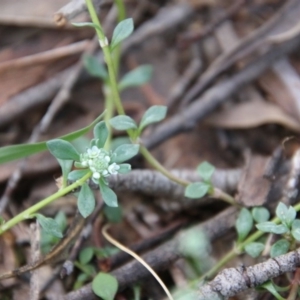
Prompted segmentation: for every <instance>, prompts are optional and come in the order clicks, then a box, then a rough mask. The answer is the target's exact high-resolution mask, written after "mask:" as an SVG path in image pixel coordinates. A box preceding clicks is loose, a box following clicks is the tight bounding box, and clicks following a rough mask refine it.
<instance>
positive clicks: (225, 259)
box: [200, 203, 300, 281]
mask: <svg viewBox="0 0 300 300" xmlns="http://www.w3.org/2000/svg"><path fill="white" fill-rule="evenodd" d="M294 208H295V210H296V211H297V212H298V211H300V203H298V204H297V205H296V206H294ZM271 222H273V223H274V224H279V223H280V222H281V221H280V219H279V218H278V217H274V218H273V219H272V220H271ZM265 233H266V232H263V231H259V230H257V231H255V232H254V233H253V234H251V235H250V236H249V237H248V238H247V239H246V240H245V241H244V242H242V243H240V244H238V245H237V246H236V247H235V248H234V249H232V250H231V251H229V252H228V253H227V254H226V255H225V256H224V257H223V258H222V259H221V260H220V261H219V262H218V264H216V265H215V266H214V267H213V268H212V269H210V270H209V271H208V272H206V273H205V274H204V275H203V276H201V278H200V281H201V280H204V279H209V278H212V277H213V276H214V275H215V274H216V273H217V272H218V271H219V269H221V268H222V267H223V266H224V265H225V264H226V263H227V262H229V261H230V260H231V259H233V258H234V257H235V256H237V255H238V254H240V253H242V252H243V251H244V249H245V247H246V246H247V245H248V244H250V243H252V242H254V241H256V240H257V239H259V238H260V237H262V236H263V235H264V234H265Z"/></svg>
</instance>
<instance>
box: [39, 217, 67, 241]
mask: <svg viewBox="0 0 300 300" xmlns="http://www.w3.org/2000/svg"><path fill="white" fill-rule="evenodd" d="M35 216H36V218H37V220H38V222H39V224H40V225H41V227H42V228H43V229H44V230H45V232H46V233H48V234H50V235H53V236H56V237H58V238H62V237H63V234H62V232H61V230H60V228H59V225H58V224H57V222H56V221H55V220H53V219H51V218H47V217H44V216H43V215H41V214H36V215H35Z"/></svg>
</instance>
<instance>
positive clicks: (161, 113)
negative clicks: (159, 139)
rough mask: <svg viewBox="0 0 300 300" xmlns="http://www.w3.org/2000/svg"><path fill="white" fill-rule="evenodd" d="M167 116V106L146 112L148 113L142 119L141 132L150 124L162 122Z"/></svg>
mask: <svg viewBox="0 0 300 300" xmlns="http://www.w3.org/2000/svg"><path fill="white" fill-rule="evenodd" d="M166 114H167V107H166V106H162V105H154V106H151V107H150V108H148V109H147V110H146V112H145V113H144V115H143V117H142V120H141V123H140V126H139V131H140V132H141V131H142V130H143V129H144V128H145V127H146V126H148V125H149V124H152V123H157V122H160V121H162V120H163V119H164V118H165V117H166Z"/></svg>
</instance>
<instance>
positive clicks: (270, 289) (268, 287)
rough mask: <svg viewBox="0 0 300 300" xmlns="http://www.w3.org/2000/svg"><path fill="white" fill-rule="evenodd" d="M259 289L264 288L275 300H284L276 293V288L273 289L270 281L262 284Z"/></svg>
mask: <svg viewBox="0 0 300 300" xmlns="http://www.w3.org/2000/svg"><path fill="white" fill-rule="evenodd" d="M260 288H264V289H266V290H267V291H269V292H270V293H271V294H272V295H273V296H274V297H275V298H276V299H277V300H285V298H283V297H281V296H280V294H279V293H278V292H277V290H276V288H275V287H274V285H273V283H272V282H271V281H268V282H266V283H264V284H262V285H261V286H260Z"/></svg>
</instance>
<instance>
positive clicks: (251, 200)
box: [236, 155, 271, 207]
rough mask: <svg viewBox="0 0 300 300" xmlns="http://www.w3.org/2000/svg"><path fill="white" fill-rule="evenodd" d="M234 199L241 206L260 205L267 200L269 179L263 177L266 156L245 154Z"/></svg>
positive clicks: (269, 187) (269, 186)
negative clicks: (243, 165)
mask: <svg viewBox="0 0 300 300" xmlns="http://www.w3.org/2000/svg"><path fill="white" fill-rule="evenodd" d="M247 156H248V157H247V158H246V165H245V168H244V170H243V174H242V176H241V180H240V182H239V185H238V195H237V197H236V201H237V202H238V203H240V204H242V205H243V206H248V207H249V206H250V207H252V206H261V205H264V204H265V203H266V201H267V197H268V194H269V192H270V189H271V181H270V180H268V179H266V178H264V173H265V166H266V164H267V162H268V159H269V158H268V157H263V156H259V155H256V156H251V155H247Z"/></svg>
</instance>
